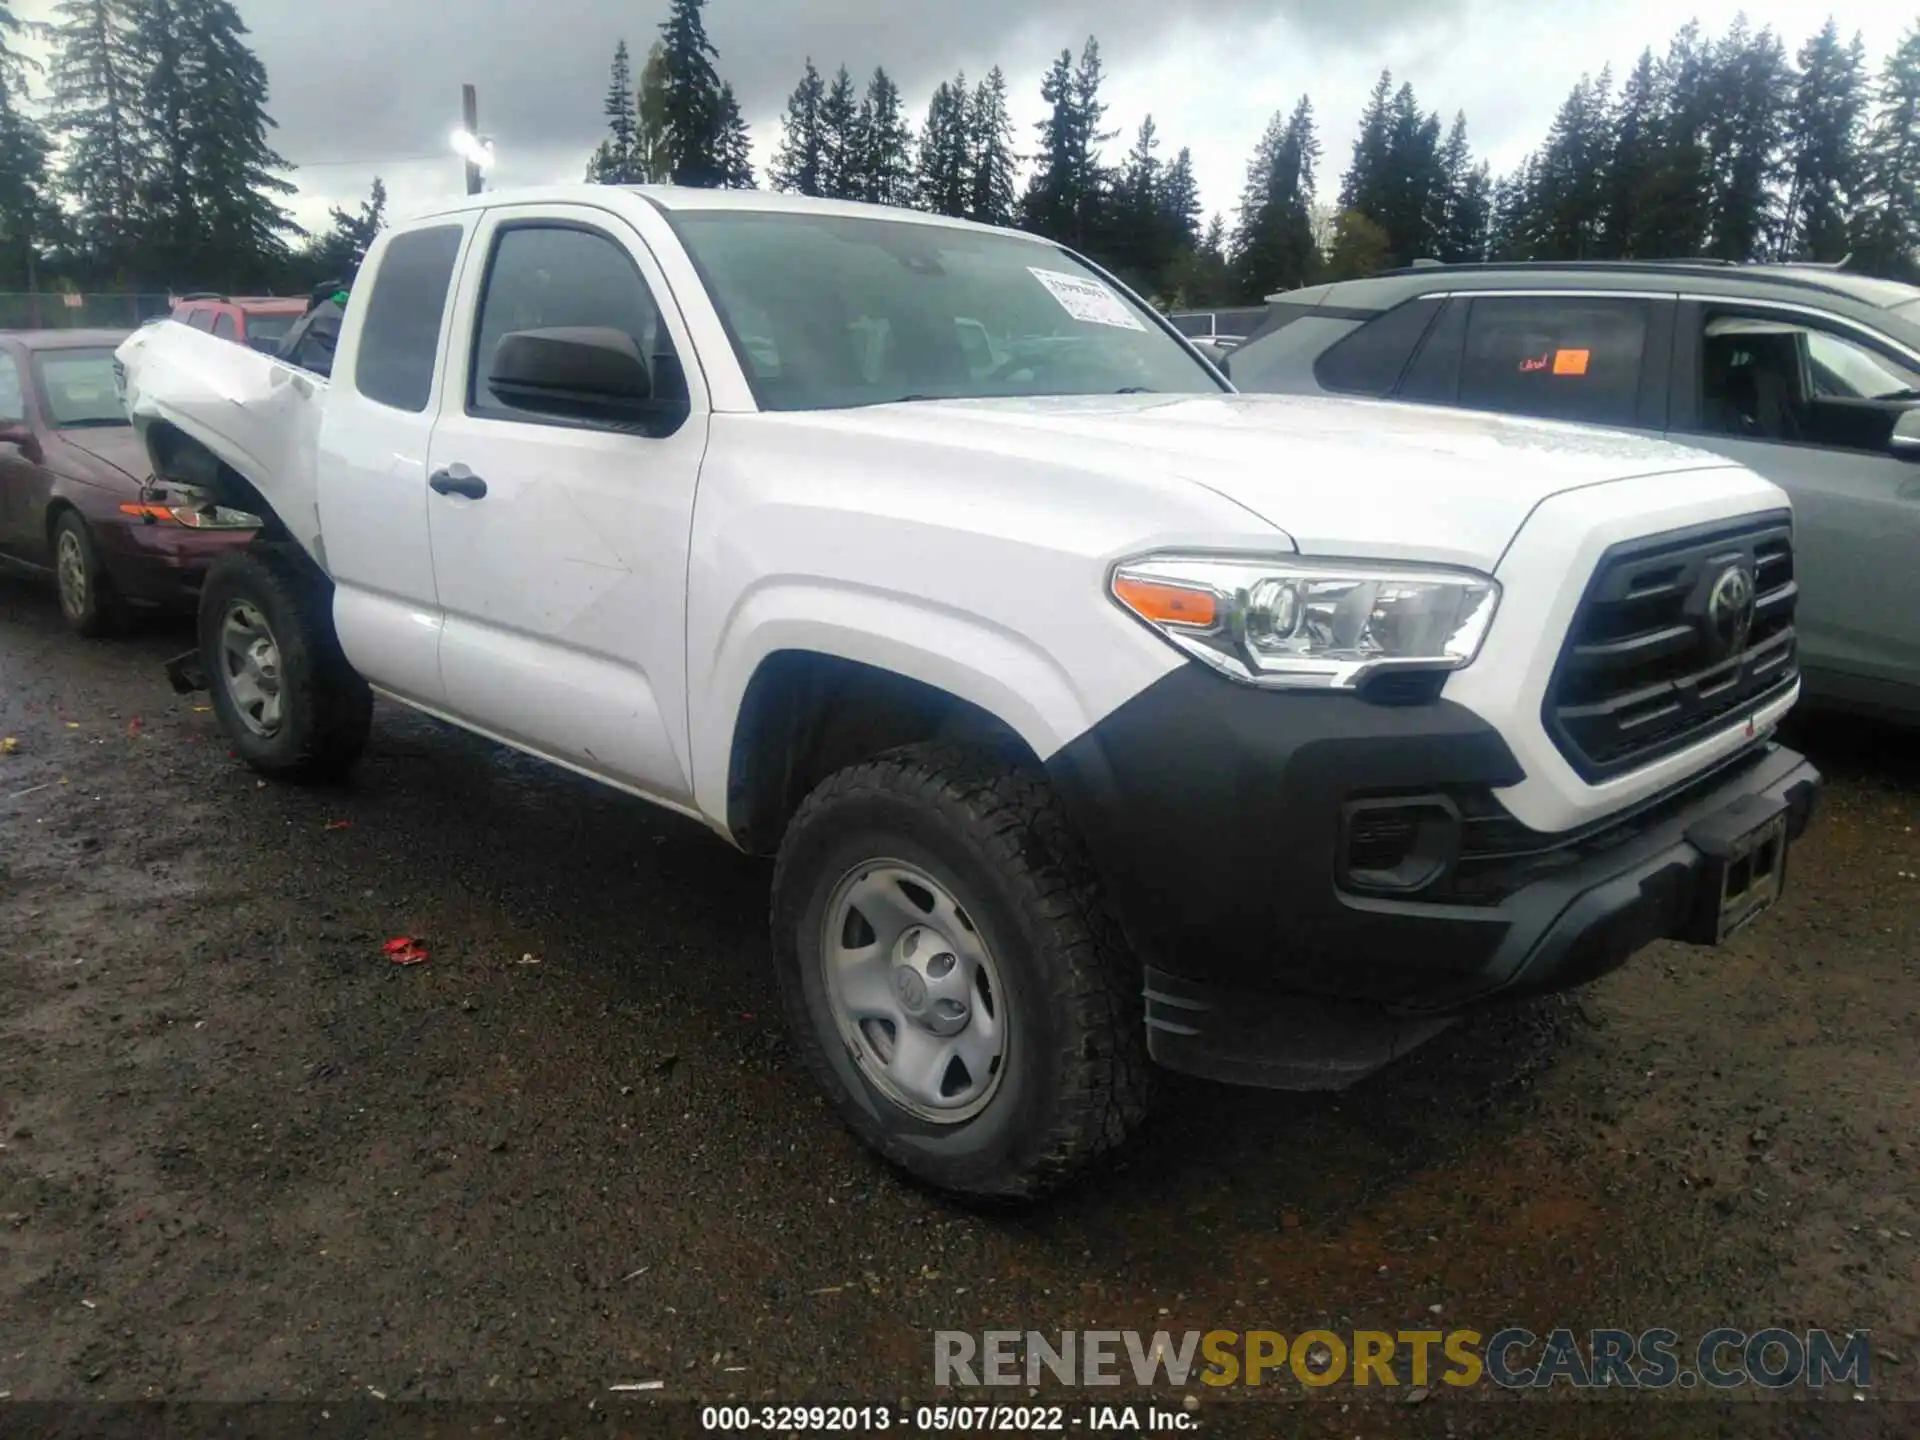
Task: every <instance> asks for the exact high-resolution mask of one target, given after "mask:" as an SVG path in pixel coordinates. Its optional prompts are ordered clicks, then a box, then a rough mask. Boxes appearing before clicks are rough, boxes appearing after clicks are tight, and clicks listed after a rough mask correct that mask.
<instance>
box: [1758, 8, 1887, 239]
mask: <svg viewBox="0 0 1920 1440" xmlns="http://www.w3.org/2000/svg"><path fill="white" fill-rule="evenodd" d="M1797 59H1798V61H1799V73H1798V75H1797V76H1796V77H1795V80H1794V86H1793V103H1792V111H1791V116H1790V118H1789V120H1788V122H1787V132H1786V166H1787V170H1788V174H1789V177H1790V178H1789V180H1788V185H1787V198H1786V203H1785V206H1784V208H1783V211H1782V215H1781V224H1780V243H1779V245H1778V246H1777V247H1776V252H1775V253H1776V254H1777V255H1778V257H1779V258H1780V259H1782V260H1789V259H1800V260H1825V261H1832V260H1839V259H1842V258H1843V257H1844V256H1845V255H1846V253H1847V208H1848V205H1849V204H1850V203H1851V201H1852V197H1853V193H1854V191H1855V189H1856V188H1858V186H1859V183H1860V162H1861V155H1860V122H1861V117H1862V116H1863V115H1864V114H1865V113H1866V106H1867V86H1866V49H1865V46H1864V44H1863V43H1862V41H1861V39H1860V37H1859V35H1857V34H1856V35H1855V36H1854V37H1853V42H1852V43H1851V44H1849V45H1842V44H1841V43H1840V28H1839V26H1837V25H1836V24H1834V22H1833V21H1832V20H1831V19H1829V20H1828V21H1827V23H1826V25H1825V26H1823V27H1822V28H1821V30H1820V33H1819V34H1817V35H1815V36H1814V37H1813V38H1812V39H1811V40H1809V41H1807V43H1806V44H1805V45H1803V46H1801V47H1800V53H1799V55H1798V57H1797Z"/></svg>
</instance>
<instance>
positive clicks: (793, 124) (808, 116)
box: [767, 55, 827, 195]
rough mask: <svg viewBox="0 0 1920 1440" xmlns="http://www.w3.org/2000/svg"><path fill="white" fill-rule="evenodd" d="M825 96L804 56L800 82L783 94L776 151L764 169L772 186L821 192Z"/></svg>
mask: <svg viewBox="0 0 1920 1440" xmlns="http://www.w3.org/2000/svg"><path fill="white" fill-rule="evenodd" d="M826 98H827V87H826V82H825V81H823V80H822V79H821V78H820V72H819V71H818V70H816V69H814V68H813V57H812V56H811V55H809V56H808V57H807V68H806V71H805V72H804V73H803V74H802V75H801V76H800V83H799V84H798V85H796V86H794V87H793V94H791V95H789V96H788V97H787V114H786V118H785V119H784V120H783V121H782V122H781V126H780V153H779V154H778V155H776V156H774V160H773V165H772V166H771V167H770V168H769V169H768V171H767V180H768V183H769V184H771V185H772V186H773V188H774V189H776V190H791V191H793V192H795V193H796V194H800V195H822V194H825V193H826V192H825V190H824V189H823V188H822V184H821V182H822V179H823V174H824V170H825V167H826V158H827V151H826V130H825V128H824V126H823V125H822V120H821V113H820V112H821V107H822V106H823V105H824V104H825V102H826Z"/></svg>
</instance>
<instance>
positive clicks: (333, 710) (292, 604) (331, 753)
mask: <svg viewBox="0 0 1920 1440" xmlns="http://www.w3.org/2000/svg"><path fill="white" fill-rule="evenodd" d="M235 601H246V602H249V603H250V604H252V605H253V606H254V607H255V608H256V609H257V610H258V611H259V612H260V613H261V615H262V616H263V617H264V618H265V619H266V622H267V625H268V627H269V628H270V629H271V630H272V632H273V638H274V641H275V644H276V646H277V647H278V650H279V657H280V672H281V676H282V692H281V693H282V702H281V703H282V705H283V718H282V721H281V724H280V727H279V729H278V730H277V731H276V732H275V733H273V734H272V735H259V734H256V733H255V732H254V731H253V730H252V729H251V728H249V727H248V726H247V725H246V724H245V723H244V722H243V721H242V720H241V718H240V715H239V712H238V710H237V709H236V707H235V705H234V702H233V698H232V696H231V695H230V694H229V693H228V689H227V686H226V684H225V683H224V681H223V679H222V672H221V668H220V667H221V664H222V655H221V642H220V635H221V627H222V625H223V624H224V622H225V616H226V614H227V610H228V607H229V606H230V605H232V604H233V603H234V602H235ZM200 658H201V664H202V665H203V666H204V667H205V670H206V675H207V686H208V690H209V693H210V694H211V696H212V700H213V709H214V713H215V714H216V715H217V716H218V717H219V719H220V728H221V729H222V730H224V731H225V732H226V735H227V739H228V741H229V742H230V743H231V744H232V746H233V750H234V753H235V754H236V755H238V756H239V757H240V758H241V759H242V760H244V761H246V762H247V764H248V765H250V766H252V767H253V768H254V769H255V770H257V771H259V772H260V773H261V774H262V775H268V776H272V777H273V778H274V779H278V780H291V781H299V782H304V781H315V780H330V779H335V778H337V777H339V776H340V775H342V774H344V773H345V772H346V771H347V770H348V769H350V768H351V767H352V765H353V762H354V761H355V760H357V759H359V757H360V752H361V751H362V750H363V749H365V748H366V743H367V732H368V730H369V729H370V728H371V726H372V723H373V692H372V691H371V690H369V689H368V688H367V682H366V681H365V680H363V679H361V678H360V676H359V675H358V674H357V673H355V671H354V669H353V667H352V666H351V665H349V664H348V663H347V657H346V656H345V655H344V654H343V653H341V650H340V641H339V639H338V637H337V636H335V634H334V631H333V583H332V582H331V581H330V580H328V579H327V577H326V576H325V575H324V574H323V573H322V572H321V571H320V570H319V568H318V567H316V566H315V565H314V564H313V562H312V561H311V560H309V559H308V558H307V557H306V555H305V553H304V552H302V551H301V549H300V548H299V546H297V545H291V544H274V543H257V544H253V545H249V546H248V547H247V548H246V549H244V550H236V551H234V552H232V553H230V554H227V555H223V556H222V557H221V558H220V559H219V560H217V561H215V562H214V564H213V568H212V569H211V570H209V571H208V573H207V579H206V583H205V585H204V586H203V587H202V589H201V592H200Z"/></svg>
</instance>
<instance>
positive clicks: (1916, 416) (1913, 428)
mask: <svg viewBox="0 0 1920 1440" xmlns="http://www.w3.org/2000/svg"><path fill="white" fill-rule="evenodd" d="M1887 448H1888V449H1889V450H1891V451H1893V453H1894V455H1895V456H1896V457H1898V458H1899V459H1901V460H1915V461H1920V406H1915V407H1914V408H1913V409H1911V410H1903V411H1901V412H1900V418H1899V419H1898V420H1896V421H1894V422H1893V438H1892V439H1890V440H1889V441H1888V442H1887Z"/></svg>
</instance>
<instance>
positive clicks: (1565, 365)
mask: <svg viewBox="0 0 1920 1440" xmlns="http://www.w3.org/2000/svg"><path fill="white" fill-rule="evenodd" d="M1592 358H1593V352H1592V351H1591V350H1556V351H1554V352H1553V373H1554V374H1556V375H1584V374H1586V373H1587V361H1588V360H1590V359H1592Z"/></svg>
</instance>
